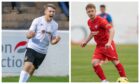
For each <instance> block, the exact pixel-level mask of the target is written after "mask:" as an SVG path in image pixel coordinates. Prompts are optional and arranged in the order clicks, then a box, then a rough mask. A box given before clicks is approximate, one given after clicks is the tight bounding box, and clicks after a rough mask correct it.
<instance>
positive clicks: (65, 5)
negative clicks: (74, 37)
mask: <svg viewBox="0 0 140 84" xmlns="http://www.w3.org/2000/svg"><path fill="white" fill-rule="evenodd" d="M58 4H59V6H60V8H61V10H62V11H63V12H64V14H65V15H66V16H67V18H68V19H69V3H68V2H59V3H58Z"/></svg>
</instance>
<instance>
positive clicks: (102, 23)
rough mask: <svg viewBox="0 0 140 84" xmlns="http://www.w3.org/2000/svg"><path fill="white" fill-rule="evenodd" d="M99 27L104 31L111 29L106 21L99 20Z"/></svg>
mask: <svg viewBox="0 0 140 84" xmlns="http://www.w3.org/2000/svg"><path fill="white" fill-rule="evenodd" d="M100 26H101V27H102V28H104V29H110V28H112V26H111V24H109V23H108V22H107V20H106V19H101V22H100Z"/></svg>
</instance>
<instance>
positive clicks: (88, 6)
mask: <svg viewBox="0 0 140 84" xmlns="http://www.w3.org/2000/svg"><path fill="white" fill-rule="evenodd" d="M88 8H94V9H96V6H95V5H94V4H92V3H89V4H87V6H86V10H87V9H88Z"/></svg>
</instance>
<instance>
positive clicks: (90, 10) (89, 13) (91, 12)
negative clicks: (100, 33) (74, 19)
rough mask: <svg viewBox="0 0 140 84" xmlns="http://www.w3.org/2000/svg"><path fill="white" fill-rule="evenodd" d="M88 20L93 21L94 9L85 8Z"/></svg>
mask: <svg viewBox="0 0 140 84" xmlns="http://www.w3.org/2000/svg"><path fill="white" fill-rule="evenodd" d="M86 11H87V14H88V16H89V18H91V19H94V17H95V16H96V10H95V9H94V8H87V9H86Z"/></svg>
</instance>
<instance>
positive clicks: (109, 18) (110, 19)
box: [107, 15, 112, 23]
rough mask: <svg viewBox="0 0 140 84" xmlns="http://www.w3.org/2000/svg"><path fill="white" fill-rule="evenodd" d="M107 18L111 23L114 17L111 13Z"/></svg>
mask: <svg viewBox="0 0 140 84" xmlns="http://www.w3.org/2000/svg"><path fill="white" fill-rule="evenodd" d="M107 20H108V22H109V23H111V22H112V17H111V16H110V15H108V16H107Z"/></svg>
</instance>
